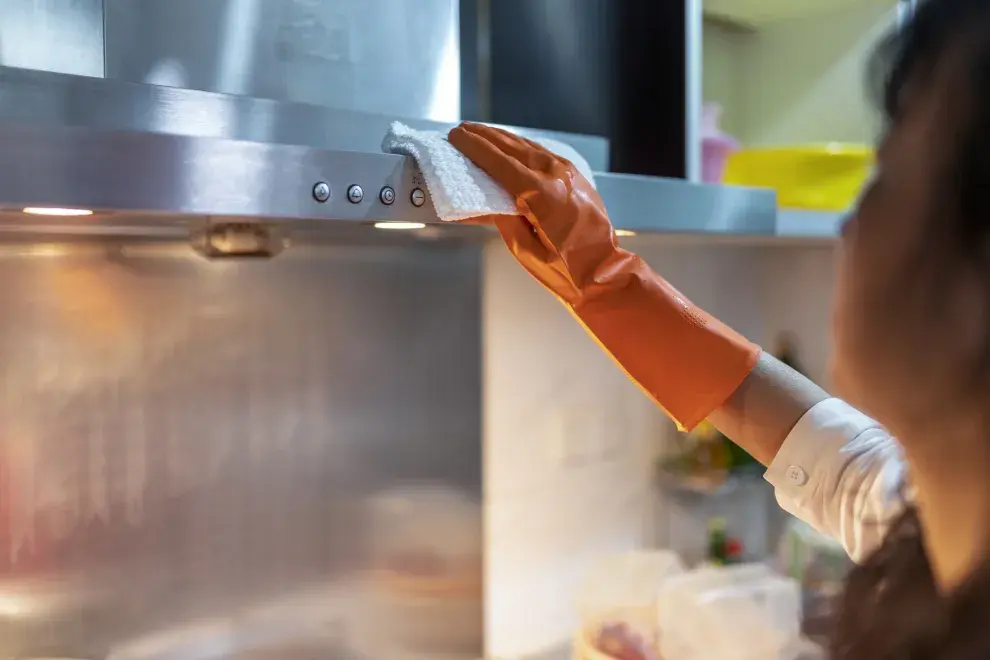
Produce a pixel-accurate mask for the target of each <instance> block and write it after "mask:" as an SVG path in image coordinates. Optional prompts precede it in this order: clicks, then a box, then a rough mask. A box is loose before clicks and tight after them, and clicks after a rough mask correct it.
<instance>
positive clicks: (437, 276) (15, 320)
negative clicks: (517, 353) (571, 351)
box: [0, 244, 482, 658]
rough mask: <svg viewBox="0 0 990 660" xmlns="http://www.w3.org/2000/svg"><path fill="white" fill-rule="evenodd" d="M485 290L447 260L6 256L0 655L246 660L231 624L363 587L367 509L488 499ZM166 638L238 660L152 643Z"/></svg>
mask: <svg viewBox="0 0 990 660" xmlns="http://www.w3.org/2000/svg"><path fill="white" fill-rule="evenodd" d="M479 269H480V256H479V252H478V249H477V247H472V246H450V245H446V246H443V247H442V248H436V249H435V248H432V247H430V246H428V245H420V244H415V245H414V244H410V245H386V246H377V247H354V246H348V247H299V248H293V249H292V250H290V251H288V252H286V253H285V254H283V255H281V256H279V257H277V258H276V259H274V260H272V261H264V262H210V261H206V260H203V259H200V258H199V257H196V256H193V255H192V253H191V251H190V250H189V249H188V248H186V247H185V246H176V247H162V246H158V247H140V246H130V247H127V248H124V249H108V248H107V247H106V246H85V245H74V246H64V245H63V246H48V245H41V244H25V245H7V246H5V247H3V248H2V249H0V281H2V282H3V286H2V287H0V309H2V310H3V319H2V321H0V387H2V389H0V656H2V657H40V656H51V657H74V658H101V657H105V655H106V654H107V653H108V652H110V651H111V650H112V649H119V648H121V647H122V645H123V646H126V645H127V644H128V643H130V642H133V641H135V640H145V639H150V640H157V641H156V642H153V641H148V642H147V643H148V644H152V647H150V648H151V650H150V651H148V652H147V653H146V654H145V656H143V657H148V658H153V657H177V656H176V655H175V654H178V656H181V657H184V658H193V657H247V655H246V654H244V653H243V651H245V649H246V646H245V647H244V648H239V647H238V646H237V645H238V644H241V643H242V642H241V641H238V640H240V639H241V638H239V637H237V636H236V634H234V633H231V632H230V631H231V630H239V629H237V628H236V625H235V624H236V622H237V621H238V619H237V616H239V615H238V613H243V612H245V611H247V610H254V609H258V608H262V609H263V608H264V607H265V606H266V605H267V604H271V603H278V602H281V601H280V599H283V598H287V597H289V596H290V595H291V594H293V593H297V592H300V591H302V590H307V589H309V590H312V589H314V588H315V589H317V590H318V589H320V588H323V587H326V588H327V589H331V588H332V587H334V585H339V584H345V583H347V581H348V580H349V579H350V578H351V577H352V576H354V575H356V574H357V572H358V571H360V569H361V568H362V567H364V566H366V565H367V563H368V559H369V553H370V552H371V550H370V547H371V542H372V537H371V532H370V530H369V525H370V520H369V517H368V512H367V501H368V498H369V497H370V496H372V495H373V494H375V493H377V492H381V491H382V490H384V489H387V488H390V487H393V486H396V485H397V484H403V483H410V482H416V483H422V482H429V483H440V484H445V485H450V486H453V487H455V488H457V489H460V490H463V491H465V492H468V493H470V494H472V495H474V496H477V497H480V492H481V442H480V415H481V413H480V391H481V390H480V378H481V376H480V328H479V324H480V292H479ZM379 533H380V530H379ZM481 533H482V530H481V527H480V523H479V527H478V529H477V534H478V536H479V538H480V535H481ZM479 571H480V569H479ZM328 598H329V597H328ZM331 600H332V599H329V600H325V601H320V603H319V604H318V605H317V606H316V608H317V610H319V611H320V612H322V613H323V616H326V617H329V616H331V615H330V614H327V611H329V610H332V609H333V608H332V606H331V604H330V603H331ZM348 607H350V608H351V609H353V602H352V603H349V604H348ZM300 616H301V612H299V611H296V612H295V613H294V614H293V616H292V619H293V620H294V621H297V622H298V620H299V618H300ZM369 616H372V617H373V616H374V615H373V614H370V615H369ZM217 622H222V624H223V626H225V627H224V628H223V630H224V631H225V632H224V635H226V636H224V635H220V636H219V637H218V638H216V639H214V638H213V637H210V635H209V634H208V632H204V631H208V630H211V629H210V628H209V627H208V626H210V625H212V626H216V625H219V624H218V623H217ZM372 623H373V622H372ZM193 625H195V626H198V628H196V627H194V628H192V629H190V628H189V626H193ZM257 625H258V624H252V625H251V626H248V628H249V629H256V628H257ZM231 626H233V628H231ZM479 627H480V624H479ZM174 630H184V631H185V632H184V633H183V634H184V635H186V637H187V638H191V639H193V640H194V641H196V639H198V638H196V635H197V634H198V635H200V637H202V638H203V640H206V641H203V640H200V641H199V643H200V644H207V643H213V644H214V645H215V644H219V643H221V642H223V643H227V644H228V646H229V647H230V648H228V652H226V653H225V654H224V653H221V654H219V655H217V654H215V653H214V654H213V655H209V654H206V655H202V654H201V655H197V651H195V650H191V649H190V648H185V647H178V648H172V647H169V646H168V644H167V642H165V641H162V640H163V639H165V640H167V639H169V637H168V635H166V636H165V637H164V638H162V637H152V638H148V637H146V636H147V635H153V634H154V633H157V632H160V631H166V632H167V631H174ZM189 630H193V631H198V632H195V634H194V633H193V632H189ZM289 636H290V637H292V635H289ZM217 639H219V640H220V641H217ZM231 640H234V641H231ZM297 641H298V640H297ZM142 643H144V642H142ZM154 643H157V644H159V645H160V646H161V648H160V649H158V650H155V647H154V646H153V644H154ZM184 643H186V644H189V643H193V642H190V641H189V639H185V642H184ZM243 644H245V645H246V644H247V642H243ZM146 650H147V649H146ZM214 650H215V649H214ZM478 651H479V653H480V649H479V650H478ZM280 653H281V657H295V656H293V655H292V654H291V653H288V652H285V651H282V652H280ZM327 653H328V651H327V650H326V648H322V649H321V650H319V654H320V655H321V657H345V656H343V655H339V656H338V655H333V653H331V654H330V655H327ZM251 657H255V656H251ZM305 657H309V656H305Z"/></svg>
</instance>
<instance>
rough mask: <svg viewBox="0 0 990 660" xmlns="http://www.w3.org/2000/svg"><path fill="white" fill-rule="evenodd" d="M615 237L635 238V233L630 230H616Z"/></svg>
mask: <svg viewBox="0 0 990 660" xmlns="http://www.w3.org/2000/svg"><path fill="white" fill-rule="evenodd" d="M615 235H616V236H635V235H636V232H634V231H632V230H629V229H616V230H615Z"/></svg>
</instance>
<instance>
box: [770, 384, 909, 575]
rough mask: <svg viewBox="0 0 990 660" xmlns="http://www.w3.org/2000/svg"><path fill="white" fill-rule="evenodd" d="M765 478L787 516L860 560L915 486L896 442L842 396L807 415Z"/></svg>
mask: <svg viewBox="0 0 990 660" xmlns="http://www.w3.org/2000/svg"><path fill="white" fill-rule="evenodd" d="M766 479H767V481H769V482H770V483H771V484H772V485H773V487H774V490H775V491H776V495H777V502H778V503H779V504H780V506H781V507H782V508H783V509H784V510H785V511H787V512H789V513H791V514H793V515H795V516H797V517H798V518H800V519H801V520H803V521H805V522H806V523H808V524H809V525H811V526H812V527H814V528H816V529H817V530H819V531H820V532H822V533H824V534H828V535H829V536H832V537H833V538H835V539H837V540H838V541H840V542H841V543H842V545H843V547H844V548H845V549H846V552H848V553H849V556H850V557H852V559H853V560H854V561H861V560H862V559H864V558H865V557H866V556H867V555H869V554H870V552H871V551H872V550H873V549H875V548H876V547H877V546H879V545H880V542H881V541H882V540H883V537H884V534H886V532H887V529H888V528H889V527H890V524H891V523H893V522H894V520H895V519H896V518H897V516H898V515H899V514H900V513H901V512H902V511H903V510H904V505H905V496H906V495H907V493H906V488H907V485H908V484H907V470H906V464H905V462H904V457H903V454H902V452H901V448H900V445H899V444H898V443H897V440H895V439H894V438H893V436H891V435H890V433H888V432H887V431H886V430H885V429H884V428H883V427H882V426H881V425H880V424H879V423H878V422H875V421H874V420H872V419H870V418H869V417H867V416H865V415H863V414H862V413H861V412H859V411H858V410H856V409H855V408H853V407H851V406H849V405H848V404H846V403H844V402H843V401H840V400H839V399H827V400H825V401H822V402H821V403H819V404H817V405H816V406H814V407H813V408H812V409H811V410H809V411H808V412H807V413H805V415H804V417H802V418H801V420H800V421H799V422H798V423H797V425H796V426H795V427H794V429H793V430H791V432H790V434H789V435H788V436H787V439H786V440H785V441H784V444H783V445H781V447H780V451H778V452H777V456H776V457H775V458H774V460H773V462H772V463H771V464H770V467H769V468H767V472H766Z"/></svg>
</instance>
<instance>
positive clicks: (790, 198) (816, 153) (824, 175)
mask: <svg viewBox="0 0 990 660" xmlns="http://www.w3.org/2000/svg"><path fill="white" fill-rule="evenodd" d="M872 168H873V150H872V149H870V148H869V147H866V146H862V145H853V144H823V145H803V146H794V147H775V148H759V149H741V150H739V151H737V152H735V153H734V154H732V155H731V156H730V157H729V162H728V163H727V164H726V167H725V175H724V177H723V181H724V182H725V183H727V184H731V185H737V186H751V187H756V188H773V189H774V190H776V191H777V204H778V205H779V206H780V207H781V208H790V209H807V210H812V211H845V210H847V209H849V208H850V207H851V206H852V205H853V203H854V202H855V201H856V198H857V197H858V196H859V192H860V190H861V189H862V187H863V185H864V184H865V183H866V180H867V179H868V178H869V176H870V171H871V169H872Z"/></svg>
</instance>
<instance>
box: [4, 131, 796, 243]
mask: <svg viewBox="0 0 990 660" xmlns="http://www.w3.org/2000/svg"><path fill="white" fill-rule="evenodd" d="M318 181H325V182H327V183H329V184H330V187H331V189H332V191H333V196H332V198H331V199H330V200H329V201H327V202H325V203H320V202H318V201H317V200H316V199H314V196H313V185H314V184H315V183H316V182H318ZM596 183H597V187H598V191H599V193H600V194H601V196H602V199H603V200H604V202H605V205H606V207H607V208H608V210H609V216H610V217H611V219H612V223H613V224H614V225H615V227H616V228H619V229H628V230H633V231H640V232H677V233H685V232H686V233H723V234H724V233H728V234H760V235H763V234H767V235H772V234H773V232H774V228H775V223H776V212H777V210H776V197H775V195H774V193H773V192H772V191H769V190H759V189H750V188H742V187H734V186H717V185H698V184H690V183H687V182H684V181H682V180H675V179H660V178H655V177H639V176H632V175H620V174H598V175H596ZM352 184H358V185H361V186H362V188H363V189H364V190H365V191H371V192H375V191H378V190H380V189H381V188H382V186H385V185H388V186H391V187H392V188H393V189H394V190H395V192H396V202H395V203H394V204H391V205H386V204H383V203H382V202H381V201H380V200H379V199H378V196H377V194H366V195H365V196H364V199H363V201H362V202H361V203H359V204H355V203H352V202H351V201H349V200H348V199H347V195H346V191H347V188H348V186H350V185H352ZM417 187H418V188H420V189H425V185H424V183H423V181H422V178H421V174H420V173H419V172H418V170H417V169H416V168H415V166H414V164H413V161H412V160H411V159H409V158H405V157H401V156H395V155H389V154H380V153H378V154H376V153H362V152H344V151H329V150H322V149H310V148H306V147H299V146H291V145H278V144H265V143H256V142H241V141H235V140H223V139H215V138H193V137H184V136H177V135H164V134H155V133H123V132H113V131H93V130H90V129H80V128H65V127H42V126H37V125H35V126H23V125H13V124H0V209H7V210H17V209H20V208H23V207H27V206H47V207H60V208H64V207H70V208H78V207H82V208H86V209H96V210H102V211H108V212H109V213H100V214H97V215H95V216H91V217H88V218H81V219H77V221H76V223H75V224H76V225H77V226H82V227H86V226H90V227H92V226H95V225H101V224H106V225H113V224H115V223H117V222H118V221H119V219H120V218H121V217H123V218H130V217H132V213H133V212H141V213H143V214H146V215H147V214H154V213H157V214H158V215H157V216H150V217H146V219H148V220H150V221H151V223H150V224H148V223H145V226H146V227H148V228H149V229H154V230H156V231H157V230H159V229H161V228H163V227H167V226H169V225H174V224H175V223H177V222H185V221H188V220H189V219H191V216H227V217H230V216H233V217H253V218H264V219H269V220H281V219H285V220H308V221H328V220H333V221H345V222H356V223H368V222H371V221H383V220H384V221H388V220H393V221H413V222H422V223H431V222H437V218H436V215H435V213H434V211H433V209H432V204H426V205H424V206H421V207H417V206H415V204H413V203H412V201H411V192H412V191H413V190H414V189H416V188H417ZM7 220H8V218H4V219H3V221H2V222H0V225H3V224H6V222H7ZM66 222H67V221H66ZM27 224H30V221H28V223H27ZM38 224H39V225H41V224H43V223H42V222H41V221H38Z"/></svg>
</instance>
